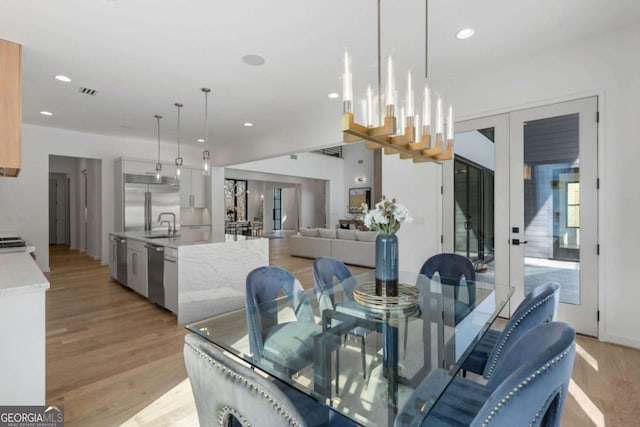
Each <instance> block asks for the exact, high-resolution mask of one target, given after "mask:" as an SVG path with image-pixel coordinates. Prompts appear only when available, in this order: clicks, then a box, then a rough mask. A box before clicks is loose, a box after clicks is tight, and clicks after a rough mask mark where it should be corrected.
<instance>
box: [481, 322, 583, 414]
mask: <svg viewBox="0 0 640 427" xmlns="http://www.w3.org/2000/svg"><path fill="white" fill-rule="evenodd" d="M575 338H576V333H575V330H574V329H573V328H572V327H571V326H569V325H567V324H566V323H562V322H550V323H545V324H543V325H539V326H537V327H535V328H533V329H531V330H529V331H528V332H527V333H526V334H524V335H522V336H521V337H520V339H518V340H517V341H516V342H515V343H514V345H513V346H511V347H510V348H509V349H508V350H507V351H506V353H505V357H504V358H502V359H501V360H500V362H499V363H498V366H496V370H495V372H496V373H495V375H493V376H492V377H491V379H490V380H489V381H488V382H487V387H488V388H490V389H493V391H492V393H491V396H490V397H489V399H488V400H487V401H486V402H485V403H484V405H483V406H482V408H481V409H480V411H479V412H478V414H477V415H476V416H475V418H474V420H473V422H472V423H471V426H472V427H477V426H488V427H491V426H497V427H503V426H504V427H506V426H513V425H531V426H534V427H535V426H554V427H555V426H560V418H561V415H562V409H563V408H564V403H565V400H566V398H567V391H568V387H569V380H570V379H571V372H572V370H573V362H574V359H575V354H576V346H575Z"/></svg>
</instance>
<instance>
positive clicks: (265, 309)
mask: <svg viewBox="0 0 640 427" xmlns="http://www.w3.org/2000/svg"><path fill="white" fill-rule="evenodd" d="M280 292H282V293H284V295H285V296H286V300H284V301H282V300H280V299H279V294H280ZM279 302H286V303H287V304H288V305H289V307H291V309H292V310H293V313H294V315H295V319H285V320H284V321H279V320H278V317H279V311H280V310H279ZM246 306H247V330H248V333H249V346H250V350H251V353H252V356H253V358H254V359H255V360H256V362H259V363H270V364H271V365H273V367H274V368H276V369H279V370H281V371H282V372H286V373H287V374H288V375H293V374H295V373H297V372H298V371H300V370H301V369H302V368H304V367H305V366H306V365H308V364H309V363H311V362H312V361H313V337H314V336H315V335H317V334H319V333H320V332H321V328H320V327H319V326H318V325H316V324H315V318H314V316H313V311H312V310H311V306H310V305H309V301H308V300H307V297H306V295H305V293H304V290H303V289H302V285H300V282H299V281H298V280H297V279H296V278H295V277H294V276H293V274H291V273H290V272H288V271H287V270H285V269H284V268H281V267H275V266H265V267H259V268H256V269H255V270H253V271H251V272H250V273H249V275H248V276H247V286H246ZM280 315H281V313H280Z"/></svg>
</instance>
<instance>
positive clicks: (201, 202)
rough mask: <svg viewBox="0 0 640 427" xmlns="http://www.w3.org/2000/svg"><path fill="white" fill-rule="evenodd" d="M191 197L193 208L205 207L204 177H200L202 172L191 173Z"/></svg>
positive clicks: (193, 171)
mask: <svg viewBox="0 0 640 427" xmlns="http://www.w3.org/2000/svg"><path fill="white" fill-rule="evenodd" d="M191 195H192V197H193V207H194V208H204V207H206V206H207V205H206V203H205V197H204V176H202V171H201V170H199V169H193V170H192V173H191Z"/></svg>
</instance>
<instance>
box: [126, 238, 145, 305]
mask: <svg viewBox="0 0 640 427" xmlns="http://www.w3.org/2000/svg"><path fill="white" fill-rule="evenodd" d="M129 241H131V239H129ZM127 286H129V287H130V288H131V289H133V290H134V291H136V292H137V293H139V294H140V295H143V296H145V297H147V296H149V291H148V285H147V253H146V252H142V251H138V250H136V249H132V248H131V245H129V247H128V248H127Z"/></svg>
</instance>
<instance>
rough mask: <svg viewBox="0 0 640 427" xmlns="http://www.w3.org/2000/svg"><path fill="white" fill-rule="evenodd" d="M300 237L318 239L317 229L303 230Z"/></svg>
mask: <svg viewBox="0 0 640 427" xmlns="http://www.w3.org/2000/svg"><path fill="white" fill-rule="evenodd" d="M300 235H301V236H304V237H318V229H317V228H301V229H300Z"/></svg>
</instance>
